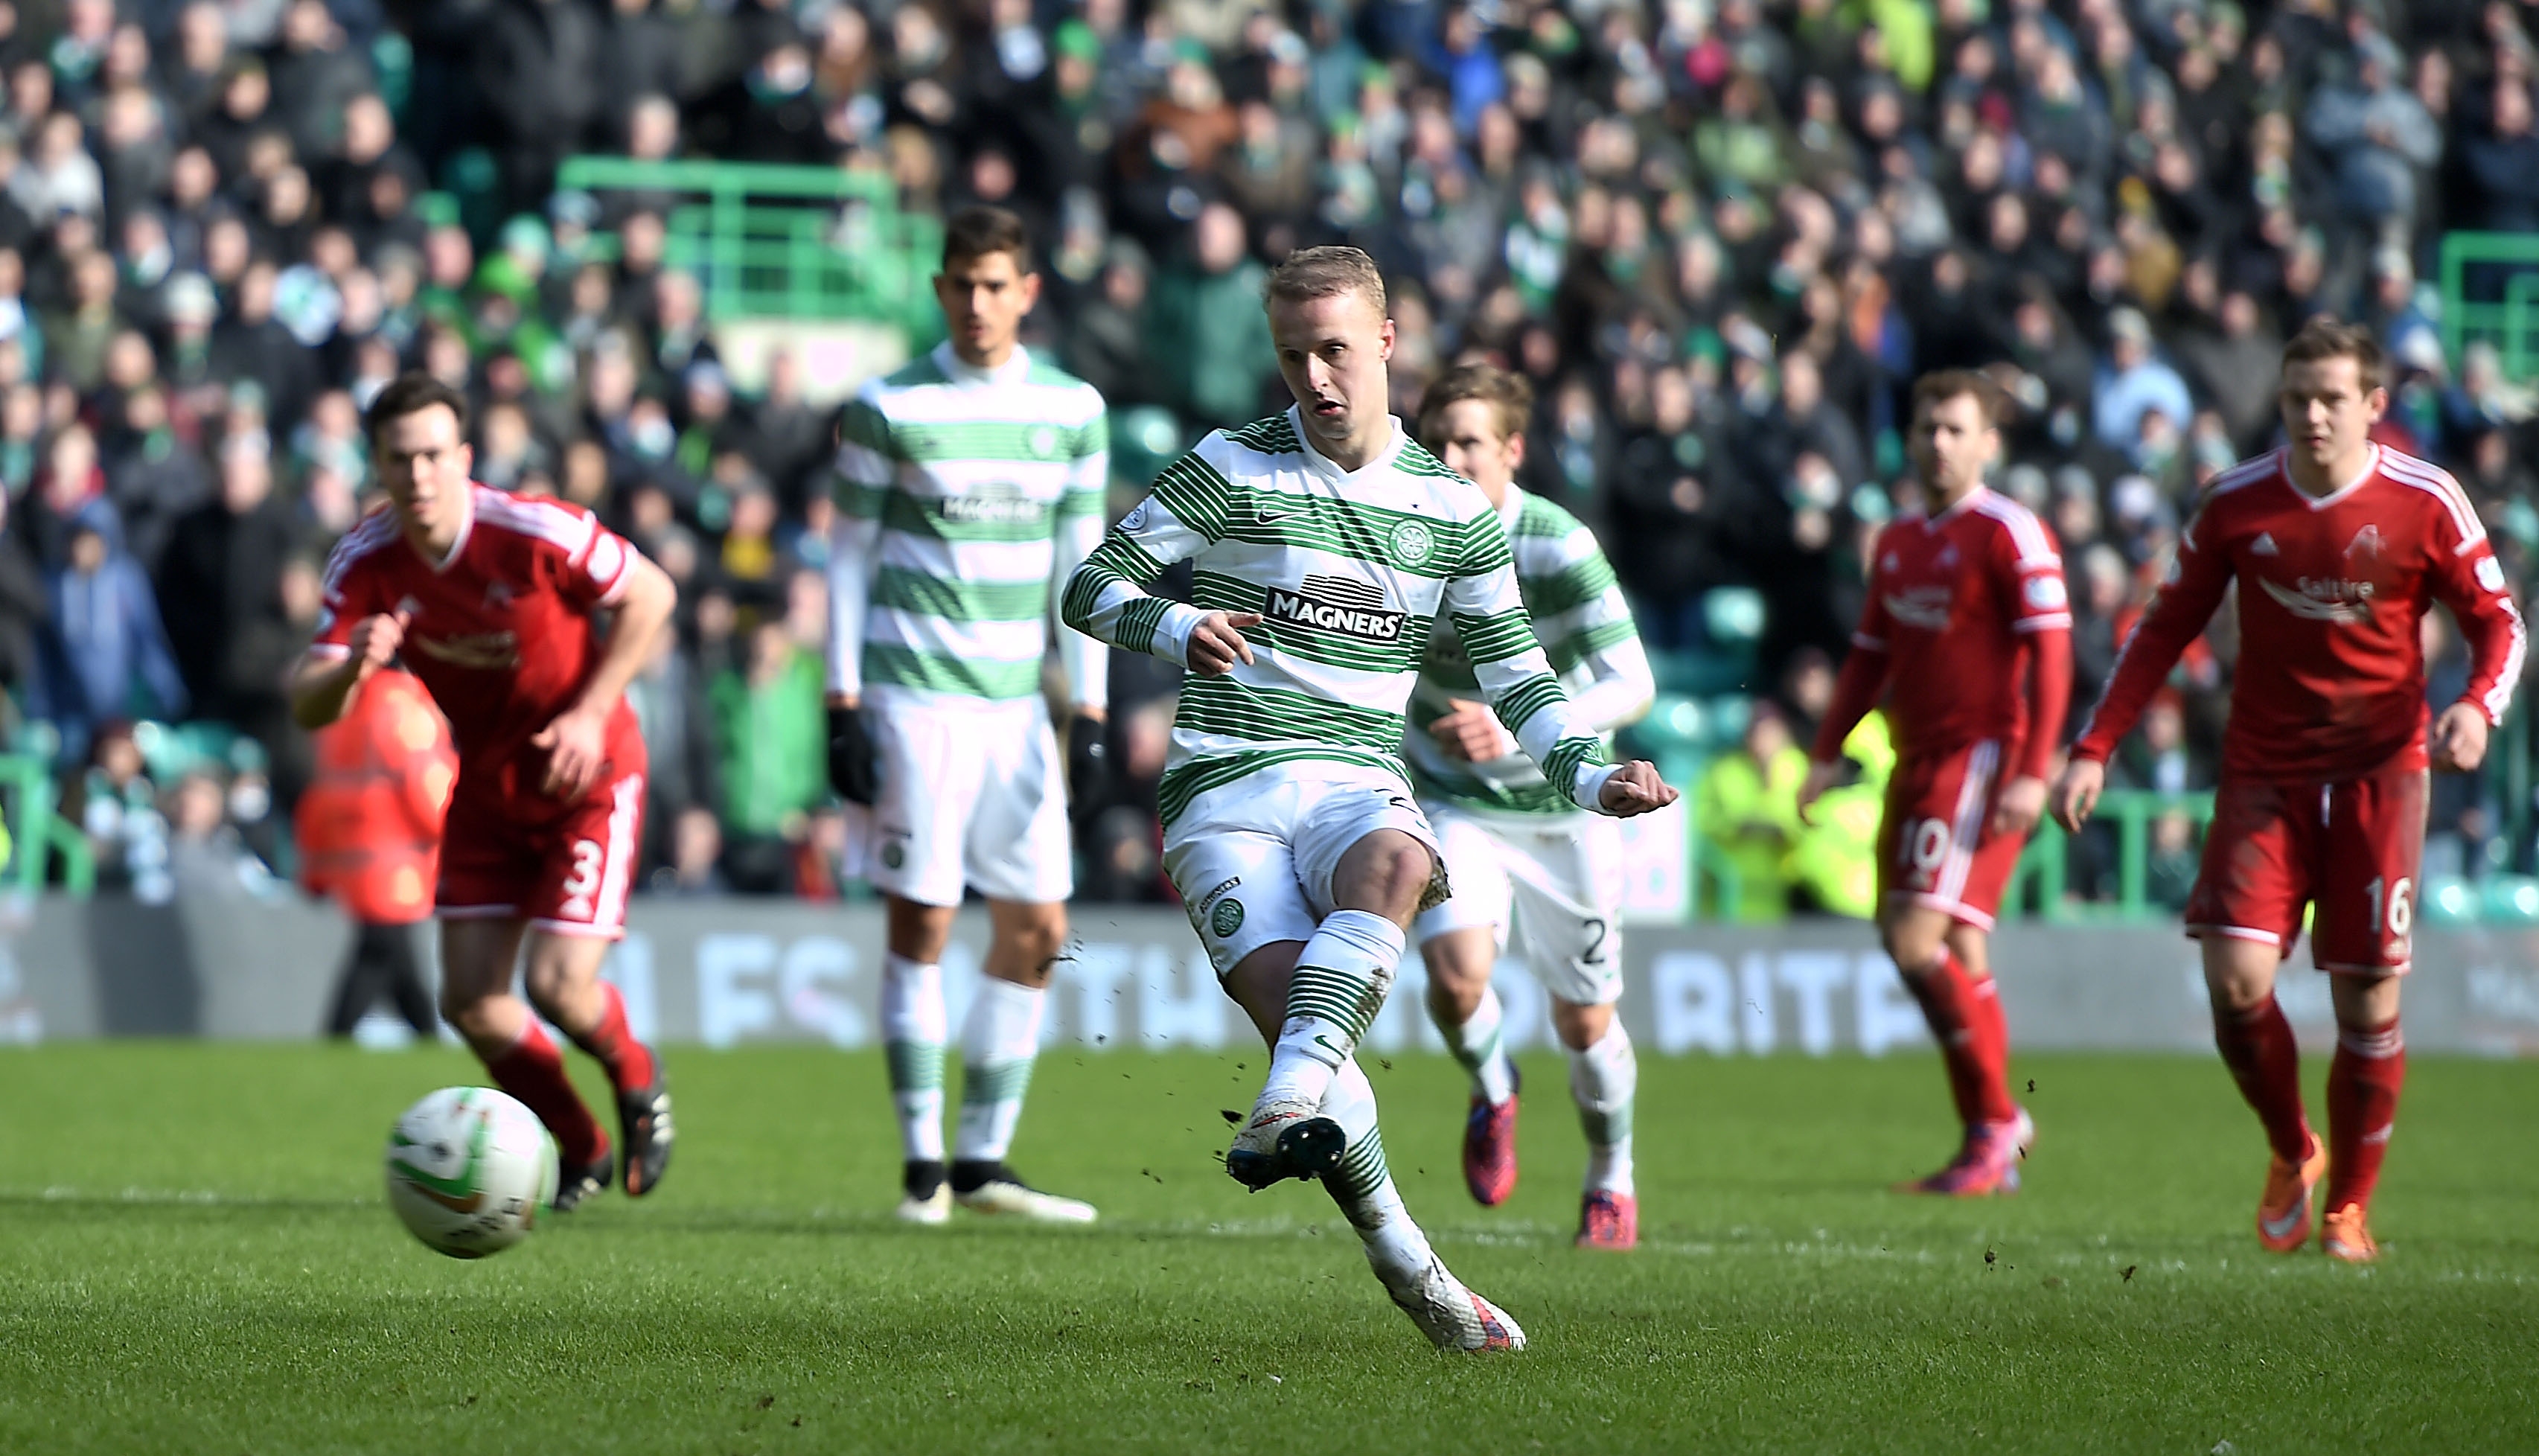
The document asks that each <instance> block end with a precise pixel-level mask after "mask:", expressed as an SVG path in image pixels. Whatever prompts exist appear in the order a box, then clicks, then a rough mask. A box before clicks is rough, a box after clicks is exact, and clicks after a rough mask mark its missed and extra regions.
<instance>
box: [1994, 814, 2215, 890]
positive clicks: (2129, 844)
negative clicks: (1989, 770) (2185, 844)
mask: <svg viewBox="0 0 2539 1456" xmlns="http://www.w3.org/2000/svg"><path fill="white" fill-rule="evenodd" d="M2172 813H2182V814H2184V815H2186V817H2187V822H2188V823H2189V824H2191V825H2192V826H2193V828H2194V833H2195V840H2196V843H2197V844H2198V845H2201V844H2202V843H2203V840H2204V830H2205V827H2206V826H2207V825H2209V824H2211V823H2212V822H2213V796H2212V795H2210V794H2177V795H2169V794H2158V793H2154V792H2152V791H2150V790H2147V789H2110V790H2108V791H2107V792H2106V793H2105V794H2104V795H2103V796H2101V797H2099V799H2098V808H2097V812H2096V814H2095V816H2094V817H2095V819H2096V820H2097V821H2098V822H2100V823H2105V824H2112V825H2114V826H2115V830H2116V897H2115V898H2114V899H2112V900H2073V899H2070V898H2068V897H2067V896H2066V895H2065V893H2064V891H2065V889H2066V888H2067V874H2068V872H2069V868H2070V865H2071V853H2070V851H2071V844H2070V838H2071V837H2070V836H2069V835H2067V834H2065V833H2064V832H2063V826H2061V825H2060V824H2057V823H2055V822H2054V821H2053V820H2052V819H2051V818H2048V819H2045V820H2043V821H2042V822H2040V823H2039V824H2038V825H2037V826H2036V832H2035V834H2034V835H2033V836H2031V837H2030V838H2029V840H2028V842H2027V849H2026V852H2025V853H2024V854H2022V855H2021V856H2020V857H2019V867H2017V868H2015V869H2013V870H2012V871H2011V875H2010V887H2009V888H2008V889H2007V890H2005V891H2003V893H2002V906H2003V908H2004V910H2005V912H2008V913H2014V914H2015V913H2016V912H2015V911H2012V910H2011V907H2013V906H2024V905H2026V904H2027V903H2028V893H2029V891H2030V889H2031V887H2032V888H2033V891H2034V895H2035V905H2036V915H2035V918H2036V919H2038V920H2042V921H2046V922H2049V923H2056V924H2069V923H2098V922H2106V921H2155V920H2160V919H2162V918H2164V917H2166V916H2167V915H2168V914H2169V913H2170V911H2169V909H2168V907H2166V906H2162V905H2155V904H2153V903H2152V899H2151V826H2152V823H2153V821H2154V820H2157V819H2160V818H2162V817H2163V816H2165V815H2168V814H2172Z"/></svg>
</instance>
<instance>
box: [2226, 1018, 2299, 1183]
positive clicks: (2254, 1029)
mask: <svg viewBox="0 0 2539 1456" xmlns="http://www.w3.org/2000/svg"><path fill="white" fill-rule="evenodd" d="M2213 1044H2214V1045H2215V1046H2217V1047H2219V1048H2221V1049H2222V1061H2223V1064H2224V1065H2225V1066H2227V1067H2229V1068H2230V1075H2231V1076H2232V1077H2234V1078H2236V1079H2237V1081H2238V1083H2239V1095H2240V1096H2242V1097H2245V1098H2247V1099H2248V1105H2249V1106H2250V1107H2253V1108H2255V1109H2256V1111H2257V1121H2259V1122H2261V1123H2263V1124H2265V1125H2266V1144H2267V1145H2268V1146H2270V1147H2272V1148H2274V1150H2275V1156H2277V1157H2279V1158H2282V1159H2283V1160H2284V1161H2286V1162H2289V1163H2299V1161H2300V1160H2301V1157H2302V1156H2303V1154H2305V1153H2307V1152H2308V1151H2309V1144H2310V1136H2309V1119H2308V1118H2307V1117H2306V1116H2304V1115H2303V1114H2302V1112H2301V1095H2300V1046H2299V1043H2297V1042H2295V1041H2294V1040H2293V1023H2291V1022H2290V1021H2287V1020H2285V1019H2284V1008H2283V1007H2282V1006H2280V1005H2276V1004H2275V999H2274V998H2273V997H2271V996H2269V997H2267V998H2266V999H2265V1001H2264V1002H2262V1003H2260V1004H2259V1005H2253V1006H2250V1007H2249V1008H2248V1009H2246V1010H2244V1011H2232V1010H2229V1009H2226V1008H2224V1007H2222V1006H2215V1007H2214V1008H2213Z"/></svg>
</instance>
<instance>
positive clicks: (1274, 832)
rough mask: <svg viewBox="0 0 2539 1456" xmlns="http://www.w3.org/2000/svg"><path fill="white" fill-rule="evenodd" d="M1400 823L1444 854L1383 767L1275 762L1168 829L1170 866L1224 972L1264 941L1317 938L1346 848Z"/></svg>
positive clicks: (1440, 870) (1440, 865) (1439, 875)
mask: <svg viewBox="0 0 2539 1456" xmlns="http://www.w3.org/2000/svg"><path fill="white" fill-rule="evenodd" d="M1378 829H1399V830H1401V831H1402V832H1403V833H1405V834H1407V835H1409V836H1410V837H1411V838H1413V839H1415V840H1418V841H1419V842H1420V843H1421V844H1424V845H1426V846H1427V847H1428V852H1429V854H1430V855H1432V856H1434V857H1435V858H1436V861H1437V870H1436V874H1435V877H1434V878H1433V879H1432V880H1431V882H1430V885H1429V894H1430V895H1431V896H1438V895H1442V894H1443V893H1444V892H1445V888H1446V872H1445V863H1446V862H1445V852H1444V851H1443V850H1442V849H1441V848H1440V847H1439V845H1438V843H1437V834H1436V831H1435V830H1433V829H1430V828H1429V827H1428V819H1427V816H1426V815H1424V814H1422V813H1420V812H1419V805H1418V804H1417V803H1416V802H1415V801H1413V800H1412V798H1411V797H1410V790H1409V788H1408V787H1407V786H1406V785H1405V784H1404V783H1403V782H1402V780H1401V779H1399V778H1397V777H1395V776H1394V775H1392V774H1388V773H1386V772H1384V771H1383V770H1382V769H1373V768H1361V767H1358V766H1357V765H1354V764H1345V763H1330V762H1320V761H1314V760H1305V761H1302V762H1291V763H1282V764H1278V765H1276V766H1274V767H1271V768H1267V769H1263V770H1262V771H1261V772H1259V773H1257V774H1254V775H1252V776H1251V777H1249V778H1245V779H1237V780H1235V781H1234V782H1233V783H1231V784H1227V785H1225V786H1224V787H1222V788H1219V789H1211V790H1209V791H1208V792H1207V793H1205V794H1202V795H1201V796H1200V797H1197V798H1194V799H1192V800H1191V802H1190V807H1188V808H1186V809H1184V810H1182V814H1181V817H1180V818H1178V819H1176V820H1174V821H1173V827H1172V829H1171V831H1170V832H1168V833H1167V834H1165V836H1164V872H1165V873H1166V874H1168V875H1171V876H1172V881H1173V887H1174V888H1175V889H1177V890H1179V891H1181V896H1182V908H1183V909H1184V910H1186V911H1188V912H1189V913H1190V920H1191V929H1193V930H1195V931H1197V932H1199V938H1200V943H1201V944H1202V945H1205V946H1206V947H1207V956H1208V960H1209V961H1210V962H1212V963H1213V964H1214V965H1215V966H1216V974H1217V975H1218V976H1220V977H1222V976H1224V975H1226V974H1228V973H1229V972H1231V971H1232V970H1233V969H1234V968H1235V966H1236V965H1238V964H1240V963H1241V962H1242V960H1243V958H1244V957H1245V956H1247V955H1250V954H1251V953H1252V952H1253V951H1255V950H1258V949H1260V948H1261V947H1262V946H1264V945H1270V944H1274V943H1276V942H1277V941H1280V940H1310V939H1312V938H1313V937H1314V932H1315V930H1316V929H1317V928H1318V927H1320V926H1321V925H1322V923H1323V917H1324V916H1326V915H1329V914H1331V913H1332V911H1333V910H1334V909H1335V908H1337V907H1335V906H1334V905H1333V904H1332V875H1333V873H1334V872H1335V871H1336V870H1338V868H1339V864H1340V857H1341V856H1343V855H1345V854H1347V853H1348V851H1349V847H1350V846H1351V845H1354V844H1356V843H1357V842H1358V841H1359V840H1361V839H1364V838H1366V837H1367V836H1368V835H1369V834H1372V833H1374V832H1375V831H1376V830H1378Z"/></svg>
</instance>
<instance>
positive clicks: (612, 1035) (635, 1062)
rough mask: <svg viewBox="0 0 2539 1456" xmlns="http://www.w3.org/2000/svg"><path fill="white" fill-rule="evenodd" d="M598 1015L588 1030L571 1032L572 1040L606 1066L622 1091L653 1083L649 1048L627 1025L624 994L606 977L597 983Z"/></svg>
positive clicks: (610, 1076)
mask: <svg viewBox="0 0 2539 1456" xmlns="http://www.w3.org/2000/svg"><path fill="white" fill-rule="evenodd" d="M599 995H600V1003H599V1019H598V1020H597V1021H595V1022H593V1023H592V1024H591V1028H590V1029H589V1030H588V1031H584V1032H581V1033H579V1034H576V1035H574V1037H573V1044H574V1045H575V1046H578V1047H580V1048H582V1049H583V1051H585V1052H588V1053H589V1054H590V1055H591V1056H592V1057H594V1058H597V1059H598V1061H599V1065H600V1066H602V1067H604V1068H607V1069H608V1080H609V1083H610V1084H611V1085H612V1086H614V1087H616V1088H617V1090H619V1091H621V1092H632V1091H636V1090H639V1089H641V1088H644V1087H649V1086H651V1085H652V1074H653V1067H652V1048H650V1047H648V1046H646V1045H644V1044H643V1043H642V1042H640V1041H637V1040H636V1039H635V1033H634V1032H633V1031H631V1030H629V1029H628V1028H627V1025H626V998H625V997H624V996H622V995H620V994H619V993H618V990H617V988H616V987H615V986H613V985H611V984H610V983H608V982H606V981H602V982H600V983H599Z"/></svg>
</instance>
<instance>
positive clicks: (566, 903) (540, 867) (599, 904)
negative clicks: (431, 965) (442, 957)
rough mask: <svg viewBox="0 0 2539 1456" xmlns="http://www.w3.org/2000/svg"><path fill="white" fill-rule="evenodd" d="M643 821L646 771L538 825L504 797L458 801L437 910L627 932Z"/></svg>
mask: <svg viewBox="0 0 2539 1456" xmlns="http://www.w3.org/2000/svg"><path fill="white" fill-rule="evenodd" d="M643 826H644V776H643V775H642V774H625V775H622V776H620V777H618V778H616V779H612V780H610V781H609V782H608V783H605V784H602V785H600V786H599V787H598V788H596V789H593V790H591V791H590V792H589V793H588V794H586V795H584V796H583V798H582V801H581V802H579V803H577V804H575V805H574V806H573V807H572V808H571V809H570V810H568V811H567V812H566V813H565V815H564V817H563V818H560V819H557V820H555V821H553V822H551V823H547V824H542V825H538V826H535V827H523V826H521V825H519V824H516V823H515V822H513V821H512V820H511V819H509V818H506V817H505V816H504V814H503V812H502V810H501V807H500V806H499V805H494V804H485V803H480V802H478V801H476V800H472V799H469V798H466V797H459V798H457V799H454V800H452V801H451V803H450V805H449V821H448V825H447V827H446V829H445V830H444V831H443V836H442V845H441V889H440V892H439V894H438V895H436V896H435V900H436V901H437V913H438V914H440V916H441V917H442V918H443V919H445V920H525V921H527V922H528V923H529V924H530V925H531V926H532V927H534V928H535V929H537V930H541V931H551V932H553V933H555V934H556V935H559V936H593V937H595V938H598V939H603V940H614V939H617V938H619V937H621V936H624V935H625V934H626V892H627V890H628V889H629V888H631V887H632V886H633V884H634V880H635V861H636V857H637V856H638V855H639V854H640V853H641V852H642V844H643V836H642V830H643Z"/></svg>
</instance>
